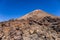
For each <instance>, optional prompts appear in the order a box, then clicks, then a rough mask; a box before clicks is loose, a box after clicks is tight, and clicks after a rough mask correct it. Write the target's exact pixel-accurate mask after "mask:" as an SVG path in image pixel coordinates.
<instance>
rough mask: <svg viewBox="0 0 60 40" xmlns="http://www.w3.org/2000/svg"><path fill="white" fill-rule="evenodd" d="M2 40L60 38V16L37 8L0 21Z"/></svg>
mask: <svg viewBox="0 0 60 40" xmlns="http://www.w3.org/2000/svg"><path fill="white" fill-rule="evenodd" d="M0 40H60V18H59V17H56V16H53V15H50V14H48V13H46V12H44V11H41V10H35V11H32V12H30V13H29V14H27V15H25V16H23V17H21V18H17V19H12V20H9V21H5V22H0Z"/></svg>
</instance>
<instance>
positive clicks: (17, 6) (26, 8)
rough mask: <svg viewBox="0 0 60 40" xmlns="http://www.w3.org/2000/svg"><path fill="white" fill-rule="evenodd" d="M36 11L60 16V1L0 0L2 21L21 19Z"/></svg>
mask: <svg viewBox="0 0 60 40" xmlns="http://www.w3.org/2000/svg"><path fill="white" fill-rule="evenodd" d="M35 9H41V10H43V11H45V12H48V13H50V14H53V15H56V16H60V0H0V21H5V20H9V19H12V18H18V17H21V16H23V15H25V14H26V13H28V12H31V11H33V10H35Z"/></svg>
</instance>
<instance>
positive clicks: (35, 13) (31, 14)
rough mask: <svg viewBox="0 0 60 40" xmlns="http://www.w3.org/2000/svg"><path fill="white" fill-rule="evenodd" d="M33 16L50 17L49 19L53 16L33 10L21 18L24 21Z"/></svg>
mask: <svg viewBox="0 0 60 40" xmlns="http://www.w3.org/2000/svg"><path fill="white" fill-rule="evenodd" d="M33 16H37V17H45V16H51V17H53V15H51V14H48V13H46V12H44V11H42V10H39V9H38V10H34V11H32V12H30V13H28V14H26V15H24V16H23V17H21V18H23V19H26V18H29V17H33ZM21 18H18V19H21Z"/></svg>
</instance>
